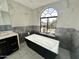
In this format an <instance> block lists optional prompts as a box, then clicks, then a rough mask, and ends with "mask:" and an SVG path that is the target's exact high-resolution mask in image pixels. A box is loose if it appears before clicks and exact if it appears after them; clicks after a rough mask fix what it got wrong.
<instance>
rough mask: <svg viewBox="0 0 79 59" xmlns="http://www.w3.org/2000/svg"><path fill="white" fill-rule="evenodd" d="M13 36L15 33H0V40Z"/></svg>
mask: <svg viewBox="0 0 79 59" xmlns="http://www.w3.org/2000/svg"><path fill="white" fill-rule="evenodd" d="M15 35H17V33H14V32H13V31H2V32H0V40H2V39H4V38H8V37H11V36H15Z"/></svg>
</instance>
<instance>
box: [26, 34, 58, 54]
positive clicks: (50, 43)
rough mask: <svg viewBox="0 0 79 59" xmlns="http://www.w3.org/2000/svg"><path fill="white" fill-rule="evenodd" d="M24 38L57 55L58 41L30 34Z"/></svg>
mask: <svg viewBox="0 0 79 59" xmlns="http://www.w3.org/2000/svg"><path fill="white" fill-rule="evenodd" d="M25 38H26V39H28V40H30V41H32V42H34V43H36V44H38V45H40V46H42V47H44V48H46V49H48V50H50V51H52V52H54V53H56V54H58V50H59V41H58V40H55V39H51V38H48V37H45V36H41V35H37V34H32V35H30V36H27V37H25Z"/></svg>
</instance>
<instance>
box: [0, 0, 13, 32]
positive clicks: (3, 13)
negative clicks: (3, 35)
mask: <svg viewBox="0 0 79 59" xmlns="http://www.w3.org/2000/svg"><path fill="white" fill-rule="evenodd" d="M11 29H12V28H11V20H10V13H9V10H8V3H7V0H0V31H9V30H11Z"/></svg>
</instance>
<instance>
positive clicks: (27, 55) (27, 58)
mask: <svg viewBox="0 0 79 59" xmlns="http://www.w3.org/2000/svg"><path fill="white" fill-rule="evenodd" d="M5 59H44V58H43V57H42V56H40V55H39V54H37V53H36V52H34V51H33V50H31V49H30V48H29V47H28V46H27V45H26V43H22V44H21V47H20V49H19V50H18V51H16V52H14V53H12V54H11V55H9V56H7V57H6V58H5Z"/></svg>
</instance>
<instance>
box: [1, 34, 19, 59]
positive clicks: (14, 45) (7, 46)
mask: <svg viewBox="0 0 79 59" xmlns="http://www.w3.org/2000/svg"><path fill="white" fill-rule="evenodd" d="M18 49H19V46H18V40H17V35H14V36H10V37H7V38H3V39H0V56H3V57H6V56H8V55H10V54H11V53H13V52H15V51H16V50H18Z"/></svg>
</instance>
